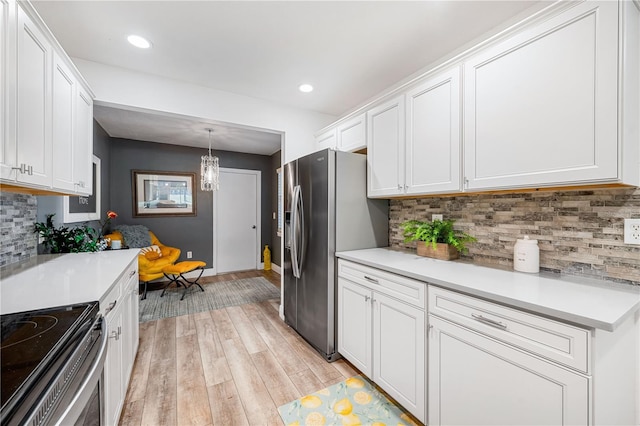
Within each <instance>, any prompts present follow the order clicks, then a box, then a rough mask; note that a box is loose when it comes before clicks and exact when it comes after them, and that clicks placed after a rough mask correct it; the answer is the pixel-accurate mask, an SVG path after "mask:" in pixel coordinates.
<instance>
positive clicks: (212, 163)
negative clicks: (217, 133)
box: [200, 129, 220, 191]
mask: <svg viewBox="0 0 640 426" xmlns="http://www.w3.org/2000/svg"><path fill="white" fill-rule="evenodd" d="M205 130H208V131H209V155H203V156H202V162H201V163H200V189H202V190H203V191H215V190H218V189H220V166H219V164H218V157H213V156H212V155H211V132H213V129H205Z"/></svg>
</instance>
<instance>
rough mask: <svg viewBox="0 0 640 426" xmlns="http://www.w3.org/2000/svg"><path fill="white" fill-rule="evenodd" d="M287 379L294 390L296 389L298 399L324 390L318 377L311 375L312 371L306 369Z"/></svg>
mask: <svg viewBox="0 0 640 426" xmlns="http://www.w3.org/2000/svg"><path fill="white" fill-rule="evenodd" d="M289 378H290V379H291V382H293V384H294V386H295V387H296V389H298V398H300V397H303V396H305V395H309V394H310V393H314V392H317V391H319V390H321V389H324V388H325V385H324V383H323V382H322V380H320V379H318V376H316V375H315V374H313V371H311V370H310V369H308V368H305V369H304V370H302V371H300V372H299V373H296V374H292V375H290V376H289Z"/></svg>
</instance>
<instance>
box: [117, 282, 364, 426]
mask: <svg viewBox="0 0 640 426" xmlns="http://www.w3.org/2000/svg"><path fill="white" fill-rule="evenodd" d="M240 274H242V275H243V276H242V278H244V277H247V276H266V277H267V278H268V279H269V280H270V281H272V282H274V284H275V283H276V282H277V284H278V286H279V283H280V276H279V275H278V274H276V273H274V272H271V273H264V272H261V271H256V272H248V273H247V272H243V273H240ZM236 275H237V274H236ZM224 277H225V276H217V277H210V278H209V279H208V280H207V281H209V280H210V279H212V278H215V281H220V280H224V279H225V278H224ZM230 278H231V274H229V275H227V277H226V279H230ZM209 282H211V281H209ZM194 295H195V294H194ZM356 374H359V372H358V371H357V370H355V369H354V368H353V367H352V366H351V365H350V364H349V363H347V362H345V361H344V360H338V361H336V362H333V363H331V364H330V363H327V362H325V361H324V359H323V358H322V357H320V355H318V354H317V352H316V351H315V350H314V349H312V348H311V347H310V346H309V345H308V344H307V343H306V342H305V341H304V340H303V339H302V338H301V337H300V336H299V335H298V334H297V333H296V332H295V331H293V330H292V329H291V328H290V327H288V326H287V325H286V324H285V323H284V322H283V321H282V320H281V319H280V317H279V316H278V311H277V304H275V303H270V302H262V303H255V304H249V305H242V306H234V307H228V308H224V309H219V310H215V311H209V312H202V313H199V314H193V315H186V316H181V317H176V318H165V319H161V320H158V321H151V322H146V323H143V324H140V347H139V349H138V354H137V357H136V361H135V365H134V367H133V374H132V377H131V382H130V384H129V389H128V392H127V397H126V401H125V405H124V408H123V411H122V415H121V417H120V425H153V426H156V425H181V426H182V425H225V426H226V425H282V421H281V419H280V416H279V415H278V412H277V407H278V406H280V405H282V404H285V403H287V402H290V401H292V400H294V399H297V398H300V397H301V396H304V395H306V394H308V393H312V392H314V391H317V390H320V389H322V388H323V387H326V386H330V385H333V384H335V383H338V382H340V381H342V380H344V379H345V378H347V377H351V376H353V375H356Z"/></svg>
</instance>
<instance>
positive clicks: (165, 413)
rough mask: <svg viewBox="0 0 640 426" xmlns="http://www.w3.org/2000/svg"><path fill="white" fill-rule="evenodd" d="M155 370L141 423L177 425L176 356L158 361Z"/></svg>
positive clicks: (148, 387)
mask: <svg viewBox="0 0 640 426" xmlns="http://www.w3.org/2000/svg"><path fill="white" fill-rule="evenodd" d="M174 337H175V333H174ZM152 358H153V357H152ZM153 371H154V374H150V375H149V382H148V384H147V392H146V396H145V399H144V410H143V411H142V422H141V423H140V424H141V425H143V426H147V425H148V426H164V425H167V426H175V425H177V424H178V420H177V416H176V401H177V395H176V391H177V377H176V360H175V358H173V359H161V360H159V361H157V362H156V363H154V365H153Z"/></svg>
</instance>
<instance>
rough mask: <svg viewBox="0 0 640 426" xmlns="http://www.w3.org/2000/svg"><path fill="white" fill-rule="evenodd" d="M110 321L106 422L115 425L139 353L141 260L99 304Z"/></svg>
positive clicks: (108, 324)
mask: <svg viewBox="0 0 640 426" xmlns="http://www.w3.org/2000/svg"><path fill="white" fill-rule="evenodd" d="M100 310H101V312H102V314H103V316H104V318H105V320H106V321H107V333H108V337H109V343H108V347H107V359H106V361H105V366H104V395H105V402H104V411H103V415H104V419H105V424H106V425H116V424H118V420H119V418H120V413H121V412H122V407H123V404H124V399H125V396H126V394H127V387H128V386H129V378H130V376H131V371H132V369H133V363H134V361H135V357H136V352H137V350H138V337H139V330H138V327H139V322H138V260H137V259H136V260H134V261H133V262H132V263H131V264H130V265H129V266H128V267H127V269H126V270H125V272H124V273H123V275H122V276H121V278H120V280H119V281H118V282H117V283H116V285H115V286H114V287H113V288H112V290H111V291H110V292H109V293H108V294H107V295H106V296H105V297H104V298H103V300H101V301H100Z"/></svg>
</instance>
